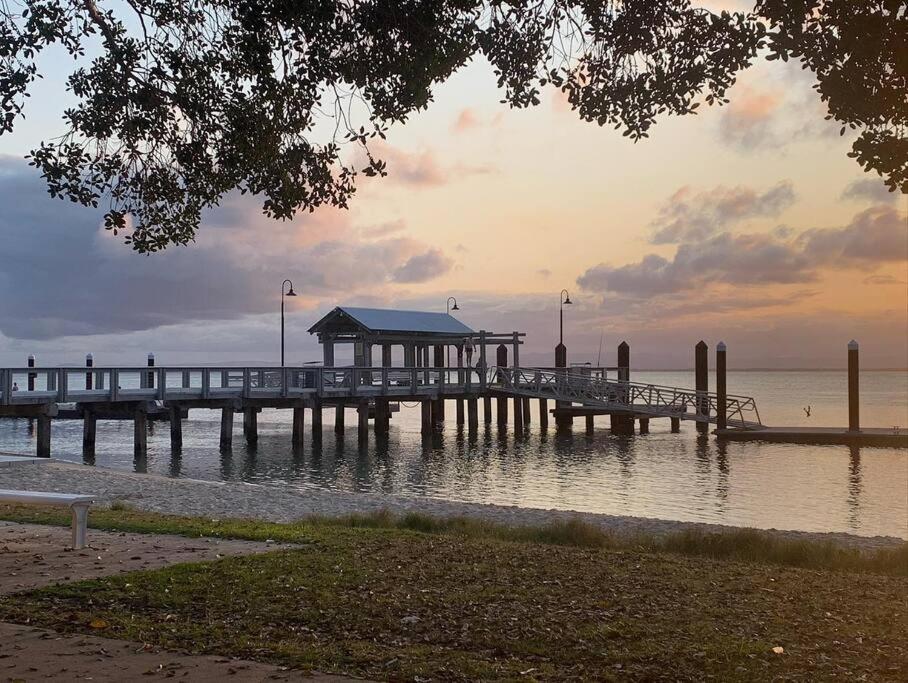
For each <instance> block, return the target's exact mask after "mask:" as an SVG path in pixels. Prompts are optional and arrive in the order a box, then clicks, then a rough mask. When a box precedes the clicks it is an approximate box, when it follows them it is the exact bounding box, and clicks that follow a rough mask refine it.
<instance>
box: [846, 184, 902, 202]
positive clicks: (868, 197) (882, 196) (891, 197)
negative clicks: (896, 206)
mask: <svg viewBox="0 0 908 683" xmlns="http://www.w3.org/2000/svg"><path fill="white" fill-rule="evenodd" d="M898 196H899V194H898V193H896V192H890V191H889V188H888V187H886V185H884V184H883V181H882V180H880V179H879V178H863V179H861V180H855V181H854V182H852V183H848V185H847V186H846V187H845V189H844V190H842V199H852V200H855V201H868V202H873V203H874V204H885V203H889V202H895V200H896V197H898Z"/></svg>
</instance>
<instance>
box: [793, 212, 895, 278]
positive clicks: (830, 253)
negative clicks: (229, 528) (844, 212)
mask: <svg viewBox="0 0 908 683" xmlns="http://www.w3.org/2000/svg"><path fill="white" fill-rule="evenodd" d="M798 242H799V243H801V244H802V245H803V250H804V252H805V254H808V255H809V256H810V258H811V259H813V260H815V261H816V262H817V263H818V264H823V263H828V264H842V265H845V264H860V265H867V266H875V265H876V264H878V263H885V262H887V261H903V260H905V259H908V217H906V216H905V215H904V214H899V212H898V211H896V210H895V208H894V207H890V206H874V207H871V208H869V209H865V210H864V211H861V212H860V213H859V214H857V215H856V216H855V217H854V218H853V219H852V220H851V223H850V224H848V225H847V226H846V227H844V228H815V229H813V230H808V231H806V232H804V233H802V234H801V235H800V237H799V238H798Z"/></svg>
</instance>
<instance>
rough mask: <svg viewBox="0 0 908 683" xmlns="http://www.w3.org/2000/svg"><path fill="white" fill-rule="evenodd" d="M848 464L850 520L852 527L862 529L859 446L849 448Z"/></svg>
mask: <svg viewBox="0 0 908 683" xmlns="http://www.w3.org/2000/svg"><path fill="white" fill-rule="evenodd" d="M849 451H850V453H849V455H850V457H849V465H848V520H849V523H850V526H851V528H852V529H860V528H861V524H860V520H861V490H862V488H863V486H862V483H861V449H860V447H859V446H851V447H850V448H849Z"/></svg>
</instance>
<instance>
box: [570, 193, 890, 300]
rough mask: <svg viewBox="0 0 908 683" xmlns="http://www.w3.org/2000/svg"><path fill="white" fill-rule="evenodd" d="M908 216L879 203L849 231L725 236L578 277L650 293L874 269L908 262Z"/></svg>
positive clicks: (598, 286) (593, 287)
mask: <svg viewBox="0 0 908 683" xmlns="http://www.w3.org/2000/svg"><path fill="white" fill-rule="evenodd" d="M905 220H906V217H905V216H904V215H899V214H898V213H897V212H896V211H895V210H894V209H892V208H890V207H873V208H870V209H867V210H865V211H862V212H861V213H859V214H857V215H856V216H855V217H854V218H853V220H852V221H851V223H850V224H849V225H847V226H845V227H843V228H823V229H814V230H808V231H806V232H804V233H802V234H800V235H799V236H797V237H795V238H793V239H791V240H787V241H786V240H784V239H780V238H779V237H778V236H776V235H772V234H766V233H752V234H734V235H733V234H730V233H722V234H720V235H716V236H714V237H711V238H709V239H707V240H704V241H694V242H691V243H685V244H681V245H679V247H678V249H677V251H676V253H675V255H674V257H672V258H671V259H667V258H664V257H662V256H659V255H657V254H648V255H647V256H644V257H643V259H641V260H640V261H639V262H637V263H632V264H628V265H625V266H617V267H616V266H610V265H607V264H599V265H597V266H594V267H592V268H590V269H588V270H587V271H586V272H585V273H583V274H582V275H581V276H580V277H579V278H578V279H577V282H578V284H579V285H580V286H581V287H582V288H584V289H586V290H589V291H598V292H616V293H619V294H627V295H635V296H644V297H645V296H653V295H662V294H665V293H671V292H678V291H687V290H692V289H695V288H698V287H705V286H707V285H710V284H716V283H724V284H730V285H767V284H792V283H804V282H811V281H813V280H815V279H816V278H817V271H818V270H819V269H820V268H821V267H826V266H832V267H838V268H850V267H859V268H875V267H877V266H878V265H880V264H882V263H886V262H895V261H901V260H905V259H908V232H906V230H905Z"/></svg>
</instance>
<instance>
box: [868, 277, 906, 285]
mask: <svg viewBox="0 0 908 683" xmlns="http://www.w3.org/2000/svg"><path fill="white" fill-rule="evenodd" d="M863 283H864V284H865V285H908V282H906V281H905V280H899V279H898V278H897V277H893V276H892V275H868V276H867V277H865V278H864V279H863Z"/></svg>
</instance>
